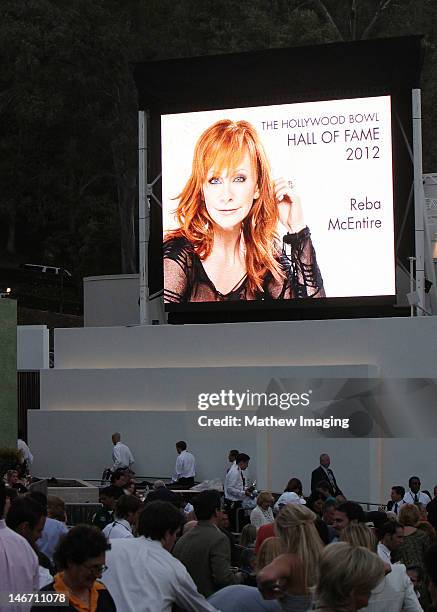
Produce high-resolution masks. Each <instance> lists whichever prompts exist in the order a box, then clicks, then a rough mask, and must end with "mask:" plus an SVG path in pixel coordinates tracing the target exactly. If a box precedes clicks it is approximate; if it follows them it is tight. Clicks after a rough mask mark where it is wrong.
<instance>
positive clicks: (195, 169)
mask: <svg viewBox="0 0 437 612" xmlns="http://www.w3.org/2000/svg"><path fill="white" fill-rule="evenodd" d="M246 151H247V152H248V153H249V158H250V162H251V165H252V169H253V171H254V174H255V176H256V182H257V185H258V191H259V197H258V198H257V199H256V200H254V202H253V204H252V208H251V209H250V211H249V214H248V215H247V217H246V218H245V219H244V220H243V222H242V228H241V236H242V239H243V240H244V245H245V250H246V255H245V257H246V272H247V284H248V289H249V291H250V292H252V293H257V292H259V291H261V292H262V291H263V281H264V278H265V276H266V274H267V273H271V275H272V276H273V277H274V279H275V280H277V281H281V280H282V279H283V278H284V274H283V272H282V270H281V267H280V264H279V263H278V261H277V260H276V258H275V255H276V254H277V249H276V247H275V239H276V238H277V234H276V227H277V224H278V219H279V215H278V206H277V204H276V199H275V191H274V185H273V181H272V179H271V176H270V165H269V162H268V160H267V156H266V154H265V151H264V148H263V146H262V144H261V141H260V139H259V136H258V134H257V132H256V130H255V128H254V127H253V126H252V125H251V124H250V123H248V122H247V121H231V120H230V119H222V120H220V121H217V122H216V123H214V124H213V125H211V126H210V127H209V128H207V129H206V130H205V131H204V132H203V134H202V135H201V136H200V138H199V140H198V141H197V143H196V146H195V148H194V156H193V165H192V170H191V176H190V178H189V179H188V181H187V183H186V185H185V187H184V188H183V190H182V192H181V193H180V194H179V196H178V199H179V204H178V206H177V208H176V211H175V216H176V218H177V220H178V222H179V225H180V227H179V229H177V230H174V231H172V232H169V233H168V234H167V235H166V237H165V240H168V239H171V238H176V237H180V236H184V237H185V238H186V239H187V240H188V241H189V242H190V244H191V245H192V247H193V249H194V251H195V252H196V253H197V255H198V256H199V257H200V259H206V258H207V257H208V256H209V255H210V253H211V250H212V247H213V243H214V228H213V226H214V222H213V221H212V219H211V217H210V215H209V214H208V211H207V210H206V206H205V203H204V201H203V186H204V184H205V182H206V180H207V175H208V172H209V171H210V170H211V168H213V170H214V173H216V172H217V173H220V172H222V171H223V170H225V169H227V170H228V171H229V169H230V168H236V167H237V165H238V163H239V162H240V160H241V158H242V157H244V155H245V153H246Z"/></svg>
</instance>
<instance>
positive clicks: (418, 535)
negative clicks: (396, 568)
mask: <svg viewBox="0 0 437 612" xmlns="http://www.w3.org/2000/svg"><path fill="white" fill-rule="evenodd" d="M398 520H399V523H400V524H401V525H402V527H403V528H404V539H403V541H402V544H401V545H400V547H399V548H398V549H397V550H395V551H393V553H392V558H393V561H400V562H401V563H403V564H404V565H405V566H406V567H409V566H410V565H416V566H419V567H420V568H421V569H422V570H423V569H424V557H425V551H426V550H427V549H428V548H429V546H430V545H431V539H430V537H429V536H428V534H427V533H425V532H424V531H422V530H420V529H417V524H418V522H419V520H420V512H419V510H418V508H417V507H416V506H415V505H414V504H403V505H402V506H401V509H400V510H399V517H398Z"/></svg>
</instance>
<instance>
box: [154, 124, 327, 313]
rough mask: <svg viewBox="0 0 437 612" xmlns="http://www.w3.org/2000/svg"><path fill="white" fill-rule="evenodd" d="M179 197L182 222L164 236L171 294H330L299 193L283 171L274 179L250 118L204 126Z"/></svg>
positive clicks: (183, 297) (223, 297)
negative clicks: (327, 292) (288, 181)
mask: <svg viewBox="0 0 437 612" xmlns="http://www.w3.org/2000/svg"><path fill="white" fill-rule="evenodd" d="M178 200H179V202H178V206H177V208H176V211H175V217H176V219H177V221H178V223H179V228H178V229H176V230H173V231H170V232H167V233H166V235H165V238H164V300H165V301H166V302H174V303H182V302H217V301H231V300H263V299H290V298H298V297H325V293H324V289H323V281H322V277H321V274H320V270H319V268H318V265H317V261H316V254H315V251H314V248H313V245H312V242H311V238H310V231H309V229H308V227H307V226H306V225H305V223H304V222H303V215H302V210H301V207H300V203H299V200H298V198H292V196H291V191H290V187H289V184H288V183H287V181H285V179H283V178H281V179H278V180H276V181H273V180H272V178H271V173H270V166H269V162H268V160H267V156H266V154H265V151H264V148H263V146H262V143H261V141H260V138H259V136H258V134H257V132H256V130H255V128H254V127H253V126H252V125H251V124H250V123H248V122H247V121H231V120H230V119H223V120H220V121H217V122H216V123H214V124H213V125H211V126H210V127H208V128H207V129H206V130H205V131H204V132H203V133H202V134H201V136H200V138H199V139H198V141H197V143H196V146H195V149H194V158H193V163H192V171H191V176H190V177H189V179H188V181H187V183H186V185H185V186H184V188H183V189H182V192H181V193H180V194H179V196H178ZM279 230H280V233H281V234H283V240H282V244H281V241H280V239H279Z"/></svg>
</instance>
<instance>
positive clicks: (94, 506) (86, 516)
mask: <svg viewBox="0 0 437 612" xmlns="http://www.w3.org/2000/svg"><path fill="white" fill-rule="evenodd" d="M101 507H102V504H99V503H96V502H89V503H68V502H67V503H66V504H65V511H66V513H67V525H69V526H70V527H74V526H75V525H81V524H88V525H90V524H91V521H92V518H93V516H94V514H95V513H96V512H97V510H100V508H101Z"/></svg>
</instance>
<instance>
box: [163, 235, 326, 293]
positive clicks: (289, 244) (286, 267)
mask: <svg viewBox="0 0 437 612" xmlns="http://www.w3.org/2000/svg"><path fill="white" fill-rule="evenodd" d="M277 260H278V261H279V263H280V265H281V268H282V270H283V272H284V274H285V279H284V280H283V281H281V282H278V281H276V280H275V279H274V278H273V276H272V275H271V273H270V272H269V273H268V274H266V276H265V277H264V282H263V290H262V291H259V292H257V293H253V292H252V291H250V290H249V288H248V286H247V284H248V283H247V276H245V277H244V278H243V279H242V280H240V281H239V282H238V284H237V285H236V286H235V287H234V288H233V289H231V291H229V292H228V293H226V294H223V293H220V291H218V290H217V289H216V288H215V286H214V284H213V282H212V281H211V279H210V278H209V277H208V275H207V273H206V271H205V269H204V267H203V264H202V261H201V259H200V258H199V256H198V255H197V254H196V253H195V252H194V250H193V248H192V246H191V244H190V242H189V241H188V240H187V239H186V238H184V237H178V238H170V239H168V240H166V241H164V301H165V302H167V303H168V302H173V303H179V304H180V303H186V302H226V301H233V300H286V299H292V298H306V297H313V298H319V297H325V291H324V289H323V280H322V275H321V274H320V270H319V267H318V265H317V260H316V252H315V250H314V247H313V244H312V242H311V235H310V230H309V229H308V227H305V228H304V229H302V230H301V231H300V232H299V233H297V234H286V235H285V236H284V238H283V244H282V250H278V253H277Z"/></svg>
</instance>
